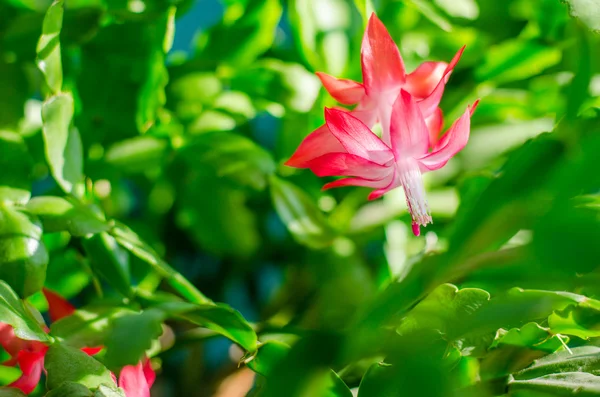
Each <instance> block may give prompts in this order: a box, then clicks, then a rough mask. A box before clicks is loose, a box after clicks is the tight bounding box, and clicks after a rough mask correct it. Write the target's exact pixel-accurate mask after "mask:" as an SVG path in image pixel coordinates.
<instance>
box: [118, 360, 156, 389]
mask: <svg viewBox="0 0 600 397" xmlns="http://www.w3.org/2000/svg"><path fill="white" fill-rule="evenodd" d="M155 378H156V374H155V373H154V370H153V369H152V366H151V365H150V360H148V359H147V358H146V359H144V360H143V361H140V362H139V363H137V365H127V366H125V367H123V369H122V370H121V374H120V376H119V387H120V388H122V389H123V390H125V395H126V396H127V397H150V388H151V387H152V384H153V383H154V379H155Z"/></svg>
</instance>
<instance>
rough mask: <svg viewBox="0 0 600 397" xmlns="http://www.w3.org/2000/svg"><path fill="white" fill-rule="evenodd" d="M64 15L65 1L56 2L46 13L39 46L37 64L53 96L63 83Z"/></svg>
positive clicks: (58, 0)
mask: <svg viewBox="0 0 600 397" xmlns="http://www.w3.org/2000/svg"><path fill="white" fill-rule="evenodd" d="M63 13H64V6H63V1H62V0H55V1H54V2H53V3H52V4H51V5H50V7H49V8H48V10H47V11H46V16H45V17H44V24H43V26H42V35H41V36H40V40H39V41H38V45H37V58H36V62H37V65H38V68H40V70H41V71H42V75H43V76H44V78H45V79H46V84H48V88H50V92H51V93H52V94H57V93H59V92H60V91H61V89H62V83H63V71H62V62H61V58H60V31H61V30H62V24H63Z"/></svg>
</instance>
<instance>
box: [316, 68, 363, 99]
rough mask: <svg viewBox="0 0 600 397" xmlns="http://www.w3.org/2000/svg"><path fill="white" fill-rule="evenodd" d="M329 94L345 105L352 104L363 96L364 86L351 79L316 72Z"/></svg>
mask: <svg viewBox="0 0 600 397" xmlns="http://www.w3.org/2000/svg"><path fill="white" fill-rule="evenodd" d="M316 74H317V76H318V77H319V79H321V83H323V86H324V87H325V89H326V90H327V92H329V94H330V95H331V96H332V97H333V99H335V100H336V101H338V102H339V103H343V104H345V105H354V104H355V103H357V102H360V100H361V99H362V98H363V97H364V96H365V87H363V85H362V84H361V83H357V82H356V81H353V80H348V79H338V78H335V77H333V76H330V75H328V74H327V73H322V72H317V73H316Z"/></svg>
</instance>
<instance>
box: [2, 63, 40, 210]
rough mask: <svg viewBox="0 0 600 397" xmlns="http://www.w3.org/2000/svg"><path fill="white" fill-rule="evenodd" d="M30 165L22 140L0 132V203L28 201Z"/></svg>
mask: <svg viewBox="0 0 600 397" xmlns="http://www.w3.org/2000/svg"><path fill="white" fill-rule="evenodd" d="M1 75H2V73H0V76H1ZM0 78H1V77H0ZM0 112H1V110H0ZM0 117H1V116H0ZM32 163H33V162H32V159H31V156H30V154H29V152H28V151H27V146H26V145H25V142H24V141H23V138H22V137H21V136H20V135H19V134H17V133H13V132H8V131H0V169H2V170H6V171H7V172H1V173H0V203H2V202H15V203H18V204H25V203H26V202H27V200H29V197H30V196H31V193H30V190H31V183H30V174H31V168H32Z"/></svg>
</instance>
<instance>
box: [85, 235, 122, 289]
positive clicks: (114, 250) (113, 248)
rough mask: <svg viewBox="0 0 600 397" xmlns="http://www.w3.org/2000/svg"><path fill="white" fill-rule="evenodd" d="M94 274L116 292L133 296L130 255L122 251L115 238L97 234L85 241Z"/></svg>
mask: <svg viewBox="0 0 600 397" xmlns="http://www.w3.org/2000/svg"><path fill="white" fill-rule="evenodd" d="M83 247H84V248H85V251H86V252H87V254H88V256H89V258H90V260H91V264H92V269H93V270H94V272H96V273H97V274H99V275H100V276H102V278H104V279H105V280H106V281H107V282H108V283H109V284H110V285H111V286H112V287H113V288H114V289H115V290H117V291H118V292H120V293H121V294H123V295H124V296H127V297H129V296H131V295H132V294H133V291H132V289H131V274H130V269H129V256H128V253H127V252H126V251H124V250H122V249H121V248H120V247H119V246H118V245H117V241H116V240H115V238H114V237H112V236H111V235H109V234H107V233H99V234H95V235H93V236H91V237H87V238H85V239H84V240H83Z"/></svg>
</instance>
